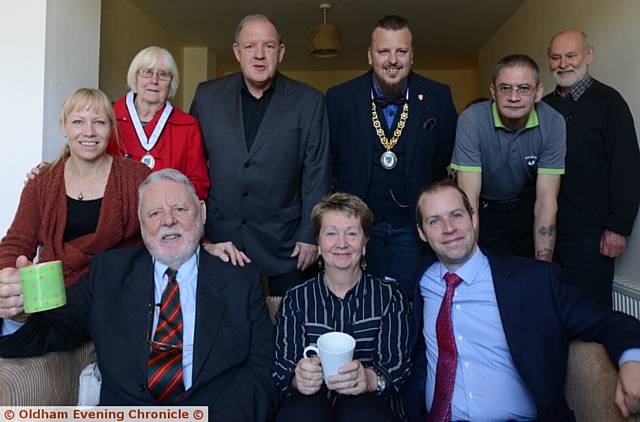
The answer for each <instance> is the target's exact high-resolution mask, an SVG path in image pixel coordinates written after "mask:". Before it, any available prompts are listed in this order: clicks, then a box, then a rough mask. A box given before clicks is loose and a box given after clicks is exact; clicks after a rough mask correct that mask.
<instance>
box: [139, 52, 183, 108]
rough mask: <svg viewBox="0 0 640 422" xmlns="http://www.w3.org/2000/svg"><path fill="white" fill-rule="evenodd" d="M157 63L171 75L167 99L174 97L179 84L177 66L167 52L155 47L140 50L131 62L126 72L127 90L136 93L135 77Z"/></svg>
mask: <svg viewBox="0 0 640 422" xmlns="http://www.w3.org/2000/svg"><path fill="white" fill-rule="evenodd" d="M158 63H161V64H162V65H163V66H164V67H166V68H167V70H168V71H169V72H171V75H172V78H171V85H170V86H169V97H173V96H174V95H176V92H177V91H178V84H179V83H180V75H179V73H178V65H177V64H176V61H175V59H174V58H173V56H172V55H171V53H169V51H168V50H166V49H164V48H162V47H156V46H151V47H147V48H145V49H143V50H140V52H139V53H138V54H136V56H135V57H134V58H133V60H131V64H130V65H129V70H128V71H127V85H128V86H129V89H130V90H131V91H133V92H136V82H137V75H138V71H139V70H140V69H149V68H152V67H154V66H155V65H157V64H158ZM136 93H137V92H136Z"/></svg>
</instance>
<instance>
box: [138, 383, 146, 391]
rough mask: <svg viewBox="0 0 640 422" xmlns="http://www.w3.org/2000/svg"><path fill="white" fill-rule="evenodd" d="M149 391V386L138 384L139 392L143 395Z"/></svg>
mask: <svg viewBox="0 0 640 422" xmlns="http://www.w3.org/2000/svg"><path fill="white" fill-rule="evenodd" d="M146 389H147V385H146V384H144V383H140V384H138V391H139V392H141V393H144V391H145V390H146Z"/></svg>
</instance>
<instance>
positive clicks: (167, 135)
mask: <svg viewBox="0 0 640 422" xmlns="http://www.w3.org/2000/svg"><path fill="white" fill-rule="evenodd" d="M113 109H114V111H115V112H116V120H117V122H118V133H119V135H120V142H119V144H118V143H117V142H116V138H115V136H112V137H111V139H110V140H109V147H108V148H107V151H108V152H109V154H111V155H115V156H117V157H125V156H126V155H128V156H130V157H131V159H132V160H133V161H138V162H139V161H140V159H141V158H142V156H143V155H145V154H146V153H147V151H146V150H145V149H144V148H142V145H140V142H139V141H138V136H137V135H136V130H135V128H134V126H133V122H132V121H131V117H130V116H129V110H127V104H126V98H125V97H122V98H120V99H119V100H118V101H116V102H115V103H114V104H113ZM163 109H164V107H163ZM163 109H160V110H159V111H158V113H156V115H155V116H154V117H153V119H152V120H151V121H150V122H149V123H148V124H147V125H146V126H145V127H144V132H145V133H146V134H147V136H151V132H153V129H154V128H155V127H156V124H157V123H158V120H159V119H160V115H161V114H162V110H163ZM151 155H153V158H155V160H156V164H155V166H154V167H153V171H157V170H162V169H164V168H173V169H176V170H179V171H181V172H182V173H184V175H185V176H187V177H188V178H189V180H191V183H193V186H194V187H195V188H196V193H197V194H198V196H199V197H200V199H205V198H206V197H207V193H208V191H209V185H210V183H209V176H208V171H207V159H206V157H205V154H204V146H203V144H202V135H201V133H200V125H199V124H198V121H197V120H196V119H195V118H194V117H192V116H190V115H188V114H186V113H185V112H183V111H182V110H180V109H178V108H177V107H175V106H174V107H173V111H172V112H171V115H170V116H169V119H168V120H167V124H166V126H165V127H164V130H163V131H162V133H161V134H160V138H159V139H158V143H157V144H156V145H155V146H154V147H153V149H152V150H151Z"/></svg>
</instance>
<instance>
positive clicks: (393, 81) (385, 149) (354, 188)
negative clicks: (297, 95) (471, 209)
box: [326, 16, 457, 297]
mask: <svg viewBox="0 0 640 422" xmlns="http://www.w3.org/2000/svg"><path fill="white" fill-rule="evenodd" d="M368 57H369V65H371V68H372V70H371V71H369V72H367V73H365V74H364V75H362V76H360V77H358V78H356V79H353V80H351V81H348V82H345V83H343V84H341V85H338V86H336V87H333V88H331V89H329V91H328V92H327V97H326V101H327V115H328V116H329V129H330V139H331V158H332V164H333V178H334V181H333V183H334V189H335V190H337V191H343V192H349V193H353V194H355V195H357V196H359V197H360V198H362V199H363V200H364V201H365V202H366V203H367V205H368V206H369V208H371V210H372V211H373V215H374V218H375V222H374V226H373V228H372V231H371V237H370V238H369V243H368V244H367V255H366V260H367V263H368V268H367V270H368V271H369V272H370V273H372V274H374V275H376V276H378V277H381V278H382V277H385V276H386V277H390V278H393V279H396V280H398V282H399V283H400V287H401V289H402V290H403V292H404V293H405V294H407V297H411V295H412V294H413V284H412V282H413V280H411V276H412V272H413V268H415V266H416V265H417V264H418V261H419V259H420V256H421V255H423V253H424V248H423V247H422V245H421V242H420V239H419V238H418V234H417V232H416V229H415V225H414V224H413V215H415V209H414V208H415V207H414V205H415V204H416V202H417V199H418V194H419V193H420V189H421V188H422V187H423V186H426V185H428V184H429V183H431V182H432V180H435V179H437V178H441V177H443V176H444V175H445V174H446V167H447V166H448V165H449V162H450V159H451V151H452V148H453V141H454V136H455V127H456V118H457V115H456V110H455V108H454V106H453V101H452V99H451V90H450V89H449V87H448V86H447V85H443V84H440V83H438V82H434V81H432V80H429V79H426V78H423V77H422V76H419V75H416V74H415V73H413V72H411V65H412V64H413V44H412V35H411V31H410V29H409V26H408V22H407V20H406V19H404V18H402V17H400V16H385V17H384V18H382V19H380V20H379V21H378V22H377V24H376V26H375V28H374V30H373V33H372V34H371V43H370V45H369V50H368Z"/></svg>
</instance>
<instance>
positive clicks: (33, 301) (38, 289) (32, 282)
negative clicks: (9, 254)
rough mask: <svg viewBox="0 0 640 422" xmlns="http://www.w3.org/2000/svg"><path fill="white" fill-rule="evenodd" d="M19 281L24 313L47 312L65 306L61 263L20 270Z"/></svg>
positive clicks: (53, 262) (65, 296) (47, 263)
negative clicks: (20, 282)
mask: <svg viewBox="0 0 640 422" xmlns="http://www.w3.org/2000/svg"><path fill="white" fill-rule="evenodd" d="M20 279H21V281H22V295H23V297H24V311H25V312H26V313H28V314H32V313H34V312H42V311H48V310H49V309H55V308H59V307H60V306H64V305H66V303H67V295H66V294H65V290H64V276H63V275H62V262H61V261H51V262H43V263H41V264H36V265H30V266H28V267H24V268H20Z"/></svg>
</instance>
